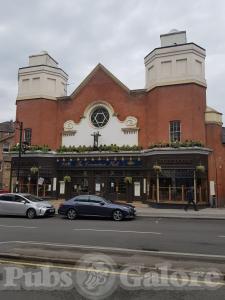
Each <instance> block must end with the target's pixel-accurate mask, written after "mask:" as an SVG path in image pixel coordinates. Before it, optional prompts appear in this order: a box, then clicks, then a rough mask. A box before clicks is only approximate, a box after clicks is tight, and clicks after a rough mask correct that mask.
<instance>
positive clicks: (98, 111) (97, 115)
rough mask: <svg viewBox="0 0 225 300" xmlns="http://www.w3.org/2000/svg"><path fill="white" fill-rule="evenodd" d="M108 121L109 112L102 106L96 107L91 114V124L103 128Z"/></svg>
mask: <svg viewBox="0 0 225 300" xmlns="http://www.w3.org/2000/svg"><path fill="white" fill-rule="evenodd" d="M108 121H109V112H108V110H107V109H106V108H105V107H103V106H98V107H96V108H95V109H94V110H93V112H92V113H91V123H92V124H93V125H94V126H95V127H97V128H101V127H104V126H105V125H106V124H107V123H108Z"/></svg>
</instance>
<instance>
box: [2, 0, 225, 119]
mask: <svg viewBox="0 0 225 300" xmlns="http://www.w3.org/2000/svg"><path fill="white" fill-rule="evenodd" d="M0 5H1V6H0V7H1V9H0V122H1V121H6V120H10V119H15V99H16V95H17V73H18V68H19V67H24V66H26V65H28V56H29V55H31V54H37V53H39V52H40V51H42V50H47V51H48V52H49V53H50V55H51V56H52V57H53V58H55V59H56V60H57V61H58V62H59V65H60V67H62V68H63V69H64V70H65V71H66V72H67V73H68V74H69V83H70V84H71V85H70V86H69V87H70V88H69V92H72V91H73V90H74V89H75V88H76V86H77V85H78V84H79V83H80V82H81V81H82V80H83V79H84V78H85V77H86V76H87V75H88V73H89V72H90V71H91V70H92V69H93V68H94V67H95V66H96V65H97V64H98V63H99V62H101V63H102V64H103V65H104V66H105V67H106V68H108V69H109V70H110V71H111V72H112V73H113V74H114V75H115V76H116V77H117V78H119V79H120V80H121V81H122V82H123V83H124V84H125V85H127V86H128V87H129V88H130V89H136V88H144V85H145V79H144V74H145V72H144V62H143V59H144V56H145V55H146V54H148V53H149V52H150V51H151V50H153V49H154V48H155V47H158V46H160V39H159V36H160V34H162V33H167V32H169V31H170V30H171V29H174V28H176V29H179V30H186V31H187V38H188V41H189V42H195V43H197V44H199V45H200V46H202V47H203V48H205V49H206V51H207V58H206V79H207V83H208V89H207V99H208V105H210V106H213V107H214V108H216V109H217V110H219V111H221V112H222V113H223V114H225V105H224V102H225V17H224V16H225V1H224V0H216V1H213V0H185V1H184V0H38V1H31V0H7V1H5V0H0ZM223 120H224V121H225V119H223Z"/></svg>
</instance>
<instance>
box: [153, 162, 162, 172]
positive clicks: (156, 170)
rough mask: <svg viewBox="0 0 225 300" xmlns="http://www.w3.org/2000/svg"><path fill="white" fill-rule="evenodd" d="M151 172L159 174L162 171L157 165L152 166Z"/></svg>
mask: <svg viewBox="0 0 225 300" xmlns="http://www.w3.org/2000/svg"><path fill="white" fill-rule="evenodd" d="M153 170H154V171H155V172H157V173H160V172H161V171H162V167H161V166H160V165H158V164H157V163H156V164H155V165H154V166H153Z"/></svg>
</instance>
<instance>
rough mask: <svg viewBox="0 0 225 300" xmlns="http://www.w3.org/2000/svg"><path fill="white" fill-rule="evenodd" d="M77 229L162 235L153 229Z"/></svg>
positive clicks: (80, 229)
mask: <svg viewBox="0 0 225 300" xmlns="http://www.w3.org/2000/svg"><path fill="white" fill-rule="evenodd" d="M73 230H75V231H96V232H116V233H140V234H156V235H160V234H162V233H160V232H153V231H132V230H113V229H92V228H75V229H73Z"/></svg>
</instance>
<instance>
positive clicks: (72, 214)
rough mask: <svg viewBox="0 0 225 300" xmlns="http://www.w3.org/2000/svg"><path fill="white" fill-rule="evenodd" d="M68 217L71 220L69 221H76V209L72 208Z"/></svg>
mask: <svg viewBox="0 0 225 300" xmlns="http://www.w3.org/2000/svg"><path fill="white" fill-rule="evenodd" d="M66 216H67V219H69V220H75V219H76V217H77V212H76V210H75V209H73V208H70V209H69V210H68V212H67V214H66Z"/></svg>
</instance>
